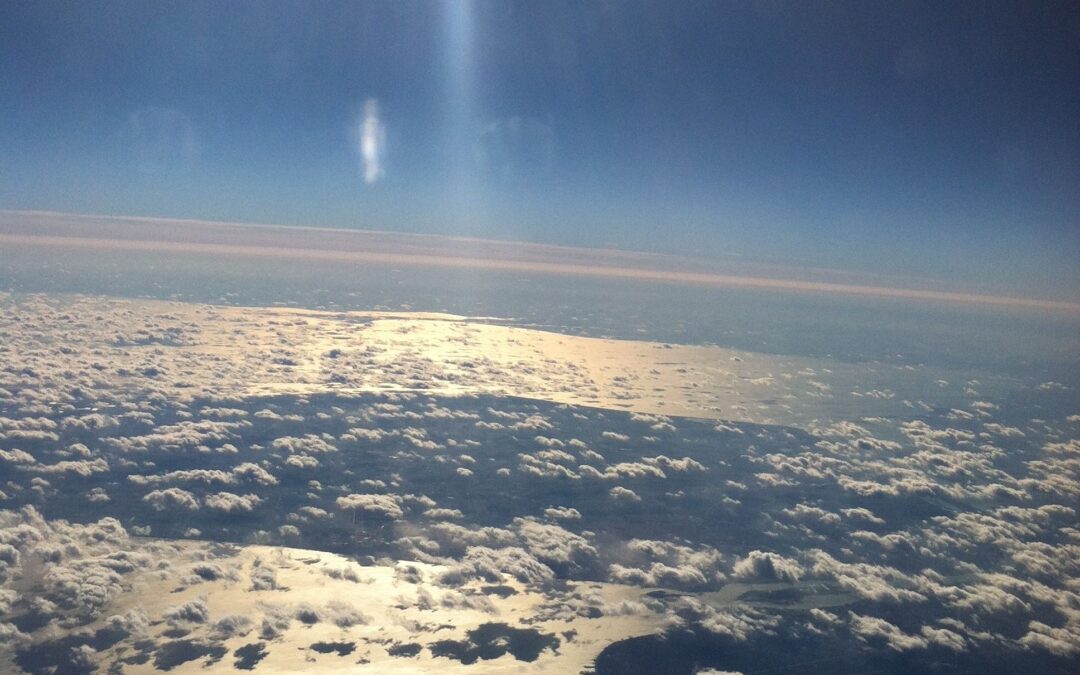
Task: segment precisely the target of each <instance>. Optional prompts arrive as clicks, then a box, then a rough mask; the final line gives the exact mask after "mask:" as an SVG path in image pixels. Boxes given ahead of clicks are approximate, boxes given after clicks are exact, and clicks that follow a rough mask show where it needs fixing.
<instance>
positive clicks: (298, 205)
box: [0, 1, 1080, 296]
mask: <svg viewBox="0 0 1080 675" xmlns="http://www.w3.org/2000/svg"><path fill="white" fill-rule="evenodd" d="M666 4H667V3H649V4H644V3H635V2H604V3H600V2H596V3H580V2H549V1H545V2H499V3H493V2H491V3H489V2H475V3H415V2H389V1H387V2H376V3H354V2H346V3H332V2H319V3H280V2H269V3H258V4H253V3H246V2H212V3H202V2H183V3H172V4H169V5H167V4H166V3H156V2H135V3H123V2H56V3H54V2H44V1H36V2H6V3H2V4H0V174H2V176H3V179H2V180H0V208H6V209H52V210H63V211H75V212H94V213H109V214H130V215H162V216H179V217H193V218H213V219H220V220H238V221H250V222H266V223H281V224H302V225H326V226H337V227H361V228H369V229H388V230H401V231H413V232H436V233H452V234H470V235H480V236H489V237H497V238H514V239H518V238H520V239H528V240H533V241H542V242H554V243H564V244H580V245H615V246H620V247H627V248H638V249H646V250H656V251H671V252H682V253H696V254H701V255H720V254H737V255H744V256H749V257H753V258H780V259H785V260H795V261H803V262H806V263H809V264H814V265H829V266H839V267H853V268H858V269H871V270H873V269H880V270H884V271H888V272H891V273H908V274H917V275H924V274H925V275H933V276H939V277H953V278H958V279H964V280H967V281H971V280H993V281H994V282H995V285H998V286H1000V285H1002V284H1004V285H1006V286H1010V285H1011V286H1014V287H1016V288H1018V289H1027V290H1029V291H1031V292H1038V293H1040V294H1051V295H1062V294H1064V295H1072V296H1075V295H1076V293H1077V289H1078V288H1080V262H1078V261H1080V225H1078V221H1080V217H1078V215H1077V214H1080V189H1078V186H1080V121H1078V120H1080V4H1077V3H1075V2H1062V3H1053V2H1036V3H1020V2H1011V3H995V2H983V1H980V2H966V3H965V2H949V3H942V2H926V3H912V2H901V3H882V2H850V3H849V2H827V3H813V2H783V1H776V2H762V3H718V2H707V3H696V2H685V3H676V5H677V6H675V7H666V6H664V5H666ZM174 5H175V6H174ZM365 119H367V122H366V123H365ZM365 124H366V125H367V129H368V132H369V141H370V143H371V144H369V148H368V150H369V156H368V161H367V164H366V165H365V161H364V157H363V153H362V149H361V147H362V142H361V139H362V138H363V136H364V128H365Z"/></svg>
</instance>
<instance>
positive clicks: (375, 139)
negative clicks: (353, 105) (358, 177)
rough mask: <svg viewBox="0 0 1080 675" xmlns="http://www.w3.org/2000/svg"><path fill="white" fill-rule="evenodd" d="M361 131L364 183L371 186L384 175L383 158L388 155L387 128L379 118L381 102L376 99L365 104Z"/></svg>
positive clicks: (360, 147) (361, 159) (370, 99)
mask: <svg viewBox="0 0 1080 675" xmlns="http://www.w3.org/2000/svg"><path fill="white" fill-rule="evenodd" d="M359 131H360V134H359V135H360V146H359V149H360V161H361V162H362V163H363V168H364V182H365V183H367V184H368V185H371V184H373V183H375V182H376V181H378V180H379V179H380V178H382V177H383V175H384V170H383V157H384V156H385V154H386V128H385V127H384V126H383V123H382V120H381V119H380V118H379V102H378V101H377V100H376V99H374V98H369V99H368V100H367V102H365V103H364V116H363V119H361V121H360V130H359Z"/></svg>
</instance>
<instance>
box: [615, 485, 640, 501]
mask: <svg viewBox="0 0 1080 675" xmlns="http://www.w3.org/2000/svg"><path fill="white" fill-rule="evenodd" d="M608 495H609V496H610V497H611V498H612V499H614V500H616V501H622V502H640V501H641V497H639V496H638V494H637V493H636V492H634V491H633V490H631V489H630V488H627V487H623V486H621V485H616V486H615V487H613V488H611V489H610V490H608Z"/></svg>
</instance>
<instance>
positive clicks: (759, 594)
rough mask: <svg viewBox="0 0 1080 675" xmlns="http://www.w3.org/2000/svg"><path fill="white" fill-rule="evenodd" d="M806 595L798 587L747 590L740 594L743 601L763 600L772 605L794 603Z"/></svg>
mask: <svg viewBox="0 0 1080 675" xmlns="http://www.w3.org/2000/svg"><path fill="white" fill-rule="evenodd" d="M804 597H806V594H805V593H804V592H803V591H801V590H799V589H798V588H779V589H776V590H755V591H747V592H745V593H743V594H742V595H740V596H739V600H742V601H743V602H762V603H767V604H770V605H793V604H795V603H797V602H799V601H800V600H802V599H803V598H804Z"/></svg>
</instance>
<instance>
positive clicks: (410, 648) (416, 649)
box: [386, 642, 424, 658]
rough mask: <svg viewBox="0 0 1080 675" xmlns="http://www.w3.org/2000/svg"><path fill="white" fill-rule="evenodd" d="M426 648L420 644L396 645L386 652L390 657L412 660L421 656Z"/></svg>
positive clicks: (388, 648)
mask: <svg viewBox="0 0 1080 675" xmlns="http://www.w3.org/2000/svg"><path fill="white" fill-rule="evenodd" d="M423 649H424V647H423V646H422V645H421V644H420V643H418V642H409V643H406V644H396V645H393V646H391V647H387V648H386V652H387V653H388V654H390V656H401V657H406V658H412V657H413V656H416V655H417V654H419V653H420V652H421V651H422V650H423Z"/></svg>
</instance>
